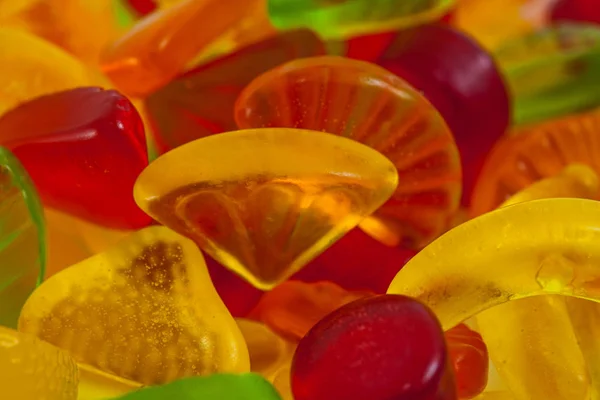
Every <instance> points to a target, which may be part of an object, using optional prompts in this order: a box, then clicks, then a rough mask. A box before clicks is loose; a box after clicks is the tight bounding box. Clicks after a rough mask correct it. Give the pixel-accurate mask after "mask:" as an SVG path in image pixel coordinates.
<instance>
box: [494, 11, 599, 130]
mask: <svg viewBox="0 0 600 400" xmlns="http://www.w3.org/2000/svg"><path fill="white" fill-rule="evenodd" d="M494 57H495V58H496V60H497V61H498V64H499V65H500V68H501V69H502V71H503V73H504V76H505V78H506V81H507V83H508V85H509V87H510V91H511V93H512V96H513V100H514V103H513V121H514V122H515V123H516V124H523V123H529V122H534V121H540V120H545V119H548V118H551V117H557V116H561V115H566V114H570V113H573V112H577V111H583V110H586V109H589V108H592V107H595V106H598V105H600V95H599V94H598V93H599V92H600V91H599V89H600V83H599V82H598V79H597V78H598V76H597V71H598V69H599V68H600V27H599V26H596V25H593V24H589V25H586V24H572V23H563V24H558V25H556V26H553V27H549V28H547V29H545V30H542V31H540V32H535V33H532V34H530V35H527V36H523V37H520V38H518V39H515V40H514V41H511V42H509V43H506V44H505V45H503V46H502V47H501V48H499V49H497V50H496V51H495V52H494Z"/></svg>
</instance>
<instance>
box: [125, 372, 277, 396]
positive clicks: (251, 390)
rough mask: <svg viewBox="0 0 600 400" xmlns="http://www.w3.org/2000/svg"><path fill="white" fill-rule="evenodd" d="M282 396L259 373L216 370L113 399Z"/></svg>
mask: <svg viewBox="0 0 600 400" xmlns="http://www.w3.org/2000/svg"><path fill="white" fill-rule="evenodd" d="M165 399H173V400H175V399H177V400H199V399H206V400H209V399H215V400H217V399H218V400H258V399H260V400H280V399H281V398H280V397H279V395H277V391H275V389H274V388H273V387H272V386H271V385H270V384H269V382H267V381H266V380H265V379H264V378H262V377H260V376H259V375H256V374H243V375H227V374H214V375H211V376H207V377H193V378H185V379H180V380H178V381H175V382H172V383H169V384H167V385H164V386H158V387H150V388H145V389H141V390H139V391H137V392H133V393H129V394H126V395H125V396H122V397H119V398H118V399H113V400H165Z"/></svg>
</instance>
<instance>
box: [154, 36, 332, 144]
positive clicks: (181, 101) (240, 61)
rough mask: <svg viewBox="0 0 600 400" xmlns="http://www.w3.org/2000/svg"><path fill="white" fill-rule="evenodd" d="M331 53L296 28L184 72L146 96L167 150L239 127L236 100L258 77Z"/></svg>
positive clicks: (158, 140)
mask: <svg viewBox="0 0 600 400" xmlns="http://www.w3.org/2000/svg"><path fill="white" fill-rule="evenodd" d="M324 53H325V47H324V45H323V43H322V42H321V41H320V39H319V38H318V37H317V36H316V35H315V34H314V33H312V32H310V31H307V30H300V31H291V32H285V33H281V34H278V35H276V36H274V37H272V38H268V39H265V40H263V41H259V42H258V43H254V44H252V45H250V46H247V47H244V48H242V49H240V50H239V51H237V52H234V53H232V54H230V55H228V56H225V57H223V58H219V59H217V60H214V61H211V62H210V63H208V64H204V65H200V66H198V67H196V68H194V69H192V70H190V71H188V72H186V73H185V74H183V75H180V76H178V77H177V78H175V79H174V80H172V81H171V82H169V83H168V84H167V85H166V86H165V87H163V88H161V89H159V90H157V91H156V92H154V93H152V94H151V95H150V96H149V97H148V99H147V100H146V102H145V103H146V107H147V109H148V112H149V115H150V118H151V120H152V123H153V126H154V127H155V128H156V129H155V135H156V137H155V139H156V142H157V145H158V149H159V151H160V152H161V153H164V152H166V151H167V150H171V149H174V148H175V147H178V146H181V145H183V144H185V143H188V142H190V141H192V140H195V139H199V138H201V137H204V136H209V135H212V134H215V133H221V132H226V131H230V130H235V129H237V126H236V124H235V120H234V118H233V107H234V104H235V100H236V98H237V96H238V95H239V93H240V92H241V91H242V89H243V88H244V87H245V86H246V85H248V84H249V83H250V82H251V81H252V79H254V78H256V77H257V76H259V75H260V74H262V73H263V72H266V71H268V70H269V69H271V68H274V67H276V66H278V65H279V64H282V63H285V62H287V61H290V60H292V59H294V58H302V57H310V56H316V55H321V54H324Z"/></svg>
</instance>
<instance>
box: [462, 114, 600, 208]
mask: <svg viewBox="0 0 600 400" xmlns="http://www.w3.org/2000/svg"><path fill="white" fill-rule="evenodd" d="M599 130H600V110H595V111H591V112H588V113H585V114H580V115H572V116H569V117H565V118H562V119H558V120H553V121H547V122H544V123H541V124H536V125H531V126H527V127H523V128H520V129H517V130H516V131H514V132H513V134H512V135H510V136H508V137H506V138H504V139H502V140H501V141H500V142H498V143H497V144H496V146H495V147H494V149H493V150H492V152H491V153H490V155H489V157H488V158H487V160H486V162H485V165H484V167H483V168H482V170H481V174H480V176H479V180H478V181H477V185H476V187H475V190H474V191H473V199H472V201H471V206H472V209H471V211H472V213H473V215H480V214H483V213H485V212H487V211H490V210H493V209H494V208H496V207H498V206H499V205H500V204H501V203H502V202H504V201H506V200H507V199H508V198H510V197H511V196H513V195H515V194H516V193H517V192H519V191H520V190H522V189H525V188H527V187H529V186H530V185H531V184H533V183H534V182H537V181H539V180H540V179H543V178H548V177H552V176H556V175H558V174H560V173H561V172H562V171H563V169H564V168H565V167H567V166H568V165H569V164H584V165H588V166H589V167H591V168H592V169H593V170H594V171H598V172H600V143H599V142H598V140H597V137H598V131H599ZM571 172H576V173H580V172H582V171H581V169H579V172H577V170H575V171H574V170H571ZM592 175H593V173H592ZM585 176H588V177H589V174H585V173H584V176H583V180H579V179H577V180H574V181H570V182H571V183H570V184H569V183H567V184H566V186H565V185H559V186H554V185H553V186H554V188H555V189H553V190H554V191H553V192H552V193H555V194H556V195H555V194H552V196H553V197H561V196H557V195H562V197H569V194H568V193H564V191H565V188H567V189H568V188H569V187H572V185H576V186H577V185H579V186H580V185H581V184H580V183H578V182H582V183H583V185H591V186H593V177H592V182H590V181H589V179H586V178H585ZM542 189H543V190H544V191H545V190H549V188H544V187H542ZM557 189H558V190H562V192H563V193H560V192H557V191H556V190H557ZM573 189H576V188H573ZM568 190H570V189H568ZM542 197H543V196H542ZM546 197H547V195H546Z"/></svg>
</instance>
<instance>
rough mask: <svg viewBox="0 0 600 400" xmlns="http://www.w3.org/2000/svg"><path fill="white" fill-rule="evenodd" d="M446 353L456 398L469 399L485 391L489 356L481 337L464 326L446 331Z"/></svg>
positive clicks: (460, 325)
mask: <svg viewBox="0 0 600 400" xmlns="http://www.w3.org/2000/svg"><path fill="white" fill-rule="evenodd" d="M445 335H446V342H447V343H448V353H449V354H450V360H451V362H452V366H453V367H454V375H455V377H456V387H457V389H458V397H460V398H461V399H471V398H473V397H475V396H477V395H478V394H480V393H481V392H483V389H485V387H486V385H487V380H488V368H489V356H488V351H487V347H486V345H485V343H484V342H483V339H482V338H481V335H480V334H479V333H477V332H475V331H473V330H471V329H469V328H468V327H467V326H466V325H465V324H459V325H457V326H455V327H454V328H452V329H450V330H448V331H446V333H445Z"/></svg>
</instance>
